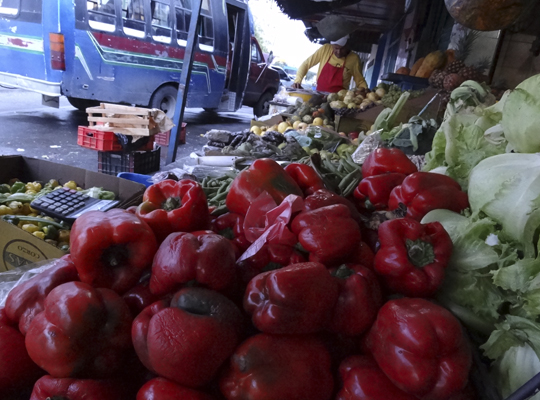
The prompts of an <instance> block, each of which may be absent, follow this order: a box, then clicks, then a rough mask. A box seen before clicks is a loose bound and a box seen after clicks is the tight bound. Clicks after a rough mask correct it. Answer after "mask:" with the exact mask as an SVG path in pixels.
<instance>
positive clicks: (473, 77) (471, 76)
mask: <svg viewBox="0 0 540 400" xmlns="http://www.w3.org/2000/svg"><path fill="white" fill-rule="evenodd" d="M459 75H460V76H461V77H462V78H463V79H464V80H466V81H480V80H481V79H482V74H481V73H480V71H478V69H476V68H475V67H470V66H469V67H467V66H465V67H463V68H461V69H460V70H459Z"/></svg>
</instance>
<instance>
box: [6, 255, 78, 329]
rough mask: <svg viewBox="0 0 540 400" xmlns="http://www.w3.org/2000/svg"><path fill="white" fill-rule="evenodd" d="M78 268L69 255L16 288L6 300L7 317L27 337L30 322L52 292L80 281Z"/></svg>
mask: <svg viewBox="0 0 540 400" xmlns="http://www.w3.org/2000/svg"><path fill="white" fill-rule="evenodd" d="M78 280H79V275H78V274H77V268H75V264H73V262H72V261H71V256H70V255H69V254H68V255H66V256H64V257H62V258H59V259H57V260H54V261H53V262H52V265H51V267H50V268H48V269H46V270H45V271H43V272H41V273H39V274H37V275H35V276H34V277H32V278H31V279H29V280H27V281H25V282H22V283H21V284H18V285H17V286H15V287H14V288H13V289H12V290H11V291H10V292H9V294H8V296H7V298H6V309H5V311H6V315H7V317H8V318H9V319H10V320H11V321H13V322H15V323H16V324H18V326H19V331H20V332H21V333H22V334H23V335H26V331H27V330H28V327H29V326H30V322H32V320H33V319H34V317H35V316H36V315H37V314H39V313H40V312H42V311H43V304H44V303H45V298H46V297H47V295H48V294H49V292H50V291H51V290H53V289H54V288H55V287H57V286H58V285H61V284H63V283H66V282H73V281H78Z"/></svg>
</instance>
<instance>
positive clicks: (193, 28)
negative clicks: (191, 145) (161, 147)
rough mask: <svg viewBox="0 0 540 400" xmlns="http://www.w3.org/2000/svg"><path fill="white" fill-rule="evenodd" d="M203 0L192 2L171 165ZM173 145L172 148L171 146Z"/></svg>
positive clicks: (177, 101) (174, 154) (172, 140)
mask: <svg viewBox="0 0 540 400" xmlns="http://www.w3.org/2000/svg"><path fill="white" fill-rule="evenodd" d="M201 6H202V0H194V1H193V2H192V7H193V9H192V14H191V22H190V24H189V31H188V37H187V45H186V50H185V52H184V60H183V64H182V73H181V74H180V83H179V85H178V95H177V98H176V107H175V109H174V117H173V122H174V126H173V128H172V129H171V137H170V139H169V150H168V151H167V160H166V161H167V164H171V163H173V162H174V161H175V160H176V152H177V148H178V127H180V131H181V130H182V128H181V127H182V122H183V120H184V109H185V105H186V102H187V93H188V90H189V81H190V79H191V69H192V68H193V58H194V56H195V52H194V49H195V46H196V45H197V43H198V34H197V32H198V31H199V25H200V20H201ZM171 143H172V146H171Z"/></svg>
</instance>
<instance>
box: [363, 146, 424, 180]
mask: <svg viewBox="0 0 540 400" xmlns="http://www.w3.org/2000/svg"><path fill="white" fill-rule="evenodd" d="M417 171H418V168H416V165H414V164H413V162H412V161H411V160H410V159H409V157H407V155H406V154H405V153H404V152H402V151H401V150H399V149H396V148H392V149H388V148H384V147H381V148H378V149H375V150H374V151H372V152H371V153H370V154H369V156H368V157H367V158H366V161H364V164H362V177H363V178H367V177H369V176H374V175H381V174H386V173H387V172H397V173H400V174H405V175H410V174H412V173H414V172H417Z"/></svg>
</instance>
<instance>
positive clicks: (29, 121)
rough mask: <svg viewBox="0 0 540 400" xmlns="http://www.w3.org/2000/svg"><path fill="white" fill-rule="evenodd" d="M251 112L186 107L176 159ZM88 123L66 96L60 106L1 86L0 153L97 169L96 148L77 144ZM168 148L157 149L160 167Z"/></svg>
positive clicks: (243, 122)
mask: <svg viewBox="0 0 540 400" xmlns="http://www.w3.org/2000/svg"><path fill="white" fill-rule="evenodd" d="M252 116H253V111H252V109H251V108H249V107H243V108H242V109H240V110H239V111H238V112H236V113H220V114H210V113H206V112H204V110H202V109H186V112H185V118H184V122H186V123H187V134H186V144H185V145H180V146H179V147H178V155H177V160H179V159H181V158H182V157H187V156H189V154H190V153H192V152H198V153H201V152H202V146H203V145H204V144H205V143H206V139H205V138H203V137H201V135H203V134H204V133H206V132H207V131H208V130H210V129H217V128H219V129H225V130H229V131H232V132H235V131H239V130H242V129H246V128H248V127H249V123H250V120H251V119H252ZM79 125H82V126H88V122H87V119H86V114H84V113H81V112H79V111H78V110H76V109H75V108H73V107H72V106H71V105H70V104H69V103H68V101H67V100H66V99H65V98H63V97H62V98H61V100H60V108H58V109H56V108H50V107H46V106H43V105H42V104H41V95H40V94H37V93H32V92H28V91H24V90H20V89H8V88H5V87H1V86H0V155H8V154H9V155H10V154H21V155H25V156H28V157H34V158H40V159H45V160H50V161H54V162H57V163H61V164H68V165H73V166H77V167H81V168H85V169H88V170H91V171H97V169H98V154H97V151H94V150H90V149H85V148H83V147H81V146H78V145H77V127H78V126H79ZM166 153H167V147H164V148H162V149H161V167H162V169H167V168H168V167H170V166H168V167H166V166H165V158H166Z"/></svg>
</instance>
